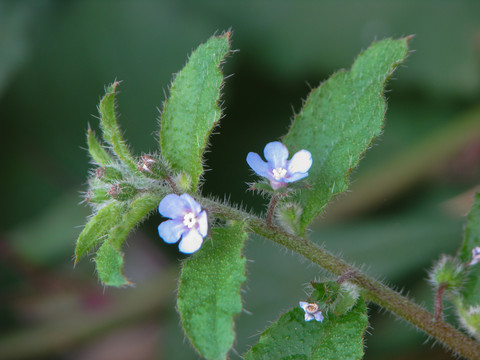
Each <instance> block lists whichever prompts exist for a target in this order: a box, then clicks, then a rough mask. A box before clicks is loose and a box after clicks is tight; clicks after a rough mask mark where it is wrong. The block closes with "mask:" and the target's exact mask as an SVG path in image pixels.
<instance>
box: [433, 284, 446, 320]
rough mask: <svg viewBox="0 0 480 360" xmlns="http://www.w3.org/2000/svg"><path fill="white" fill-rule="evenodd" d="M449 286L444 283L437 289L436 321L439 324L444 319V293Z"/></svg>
mask: <svg viewBox="0 0 480 360" xmlns="http://www.w3.org/2000/svg"><path fill="white" fill-rule="evenodd" d="M446 287H447V284H445V283H442V284H440V286H439V287H438V289H437V292H436V294H435V321H436V322H439V321H442V319H443V293H444V292H445V288H446Z"/></svg>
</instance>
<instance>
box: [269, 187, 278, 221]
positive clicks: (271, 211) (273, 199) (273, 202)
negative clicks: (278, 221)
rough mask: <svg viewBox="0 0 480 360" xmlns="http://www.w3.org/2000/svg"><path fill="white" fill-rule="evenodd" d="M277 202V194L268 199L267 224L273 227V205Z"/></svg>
mask: <svg viewBox="0 0 480 360" xmlns="http://www.w3.org/2000/svg"><path fill="white" fill-rule="evenodd" d="M277 203H278V195H277V194H274V195H273V196H272V198H271V199H270V204H268V211H267V218H266V220H267V225H268V226H270V227H274V224H273V215H274V214H275V207H276V206H277Z"/></svg>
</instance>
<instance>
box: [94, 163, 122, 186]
mask: <svg viewBox="0 0 480 360" xmlns="http://www.w3.org/2000/svg"><path fill="white" fill-rule="evenodd" d="M95 176H96V177H97V179H101V180H102V181H104V182H106V183H112V182H117V181H119V180H122V179H123V175H122V172H121V171H120V170H118V169H116V168H114V167H111V166H106V167H102V168H98V169H97V170H95Z"/></svg>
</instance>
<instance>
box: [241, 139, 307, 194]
mask: <svg viewBox="0 0 480 360" xmlns="http://www.w3.org/2000/svg"><path fill="white" fill-rule="evenodd" d="M263 153H264V155H265V159H267V162H265V161H263V160H262V158H261V157H260V155H258V154H257V153H254V152H250V153H248V155H247V163H248V165H250V167H251V168H252V169H253V171H255V172H256V173H257V174H258V175H260V176H263V177H266V178H267V179H268V180H270V185H271V186H272V188H273V189H275V190H276V189H279V188H282V187H286V186H287V183H291V182H294V181H297V180H300V179H303V178H304V177H307V176H308V170H309V169H310V167H311V166H312V154H310V152H309V151H307V150H300V151H299V152H297V153H296V154H295V155H293V157H292V159H291V160H287V159H288V149H287V147H286V146H285V145H283V144H282V143H281V142H278V141H274V142H271V143H268V144H267V146H265V149H264V150H263Z"/></svg>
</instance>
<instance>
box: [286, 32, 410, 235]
mask: <svg viewBox="0 0 480 360" xmlns="http://www.w3.org/2000/svg"><path fill="white" fill-rule="evenodd" d="M407 43H408V38H403V39H399V40H392V39H386V40H383V41H379V42H376V43H374V44H373V45H371V46H370V47H369V48H368V49H367V50H366V51H364V52H363V53H362V54H360V55H359V57H358V58H357V60H356V61H355V63H354V64H353V66H352V68H351V70H350V71H343V70H342V71H339V72H337V73H336V74H334V75H332V76H331V77H330V78H329V79H328V80H327V81H325V82H324V83H322V84H321V85H320V86H319V87H318V88H316V89H314V90H313V91H312V92H311V94H310V96H309V97H308V99H307V101H306V102H305V105H304V107H303V109H302V110H301V112H300V113H299V114H298V115H297V116H296V117H295V120H294V122H293V123H292V126H291V128H290V130H289V132H288V133H287V135H286V136H285V138H284V139H283V142H284V143H285V145H287V146H288V147H289V150H290V152H291V153H292V154H293V153H294V152H296V151H298V150H301V149H306V150H308V151H310V152H311V153H312V158H313V165H312V167H311V169H310V171H309V177H308V178H307V181H308V183H309V184H310V188H309V189H300V190H299V191H298V194H297V199H298V201H299V202H300V203H301V205H302V207H303V214H302V218H301V229H302V231H304V229H305V228H306V226H307V225H308V224H309V223H310V222H311V221H312V220H313V219H314V218H315V217H316V216H317V215H318V214H320V213H321V212H322V211H323V209H324V208H325V206H326V205H327V203H328V202H329V201H330V200H331V199H332V197H333V196H335V195H337V194H340V193H342V192H344V191H345V190H347V188H348V175H349V173H350V172H351V171H352V169H353V168H355V167H356V166H357V165H358V162H359V161H360V158H361V156H362V154H363V153H364V152H365V151H366V150H367V149H368V147H369V146H370V145H371V144H372V141H373V140H374V139H375V138H376V137H377V136H378V135H379V134H380V133H381V131H382V126H383V120H384V117H385V110H386V104H385V99H384V97H383V92H384V86H385V82H386V81H387V80H388V79H389V78H390V76H391V75H392V72H393V71H394V70H395V68H396V67H397V66H398V65H399V64H401V63H402V62H403V61H404V60H405V58H406V56H407V54H408V45H407Z"/></svg>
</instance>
